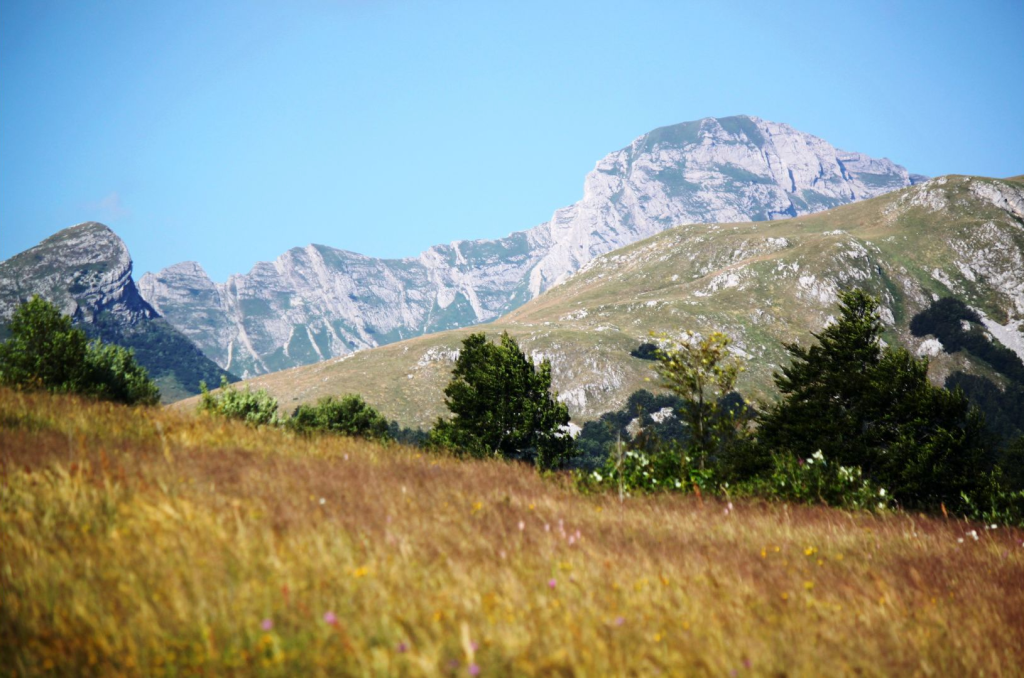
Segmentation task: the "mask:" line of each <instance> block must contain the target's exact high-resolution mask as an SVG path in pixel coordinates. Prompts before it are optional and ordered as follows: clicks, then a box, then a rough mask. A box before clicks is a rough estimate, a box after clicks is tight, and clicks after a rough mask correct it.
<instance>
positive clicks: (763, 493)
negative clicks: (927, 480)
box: [733, 450, 892, 511]
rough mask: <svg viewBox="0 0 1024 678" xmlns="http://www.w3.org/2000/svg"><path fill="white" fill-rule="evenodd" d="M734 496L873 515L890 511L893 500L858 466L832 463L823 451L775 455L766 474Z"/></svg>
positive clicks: (743, 485)
mask: <svg viewBox="0 0 1024 678" xmlns="http://www.w3.org/2000/svg"><path fill="white" fill-rule="evenodd" d="M733 492H735V493H737V494H740V495H756V496H760V497H765V498H767V499H784V500H787V501H796V502H800V503H806V504H813V503H817V502H820V503H823V504H827V505H829V506H836V507H840V508H847V509H867V510H872V511H874V510H882V509H885V508H888V507H889V506H890V502H891V499H892V495H891V493H890V492H889V491H888V490H886V489H885V488H882V487H879V488H876V487H875V486H873V485H872V484H871V482H870V481H869V480H867V479H866V478H865V477H864V474H863V472H862V471H861V469H860V467H859V466H843V465H841V464H839V463H835V462H830V461H829V460H828V459H826V458H825V454H824V453H823V452H822V451H821V450H818V451H816V452H814V453H813V454H812V455H811V456H809V457H807V459H800V458H798V457H796V456H795V455H793V454H790V453H787V452H781V453H778V454H773V455H772V467H771V469H770V470H769V471H768V472H767V473H765V474H764V475H760V476H758V477H756V478H753V479H748V480H746V481H744V482H741V483H739V484H738V485H736V486H735V487H734V488H733Z"/></svg>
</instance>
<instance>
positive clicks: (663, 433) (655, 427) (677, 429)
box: [572, 389, 689, 471]
mask: <svg viewBox="0 0 1024 678" xmlns="http://www.w3.org/2000/svg"><path fill="white" fill-rule="evenodd" d="M683 406H684V403H683V401H682V400H681V399H680V398H679V397H678V396H676V395H674V394H672V393H659V394H657V395H655V394H654V393H651V392H650V391H647V390H644V389H641V390H639V391H636V392H634V393H633V394H632V395H630V396H629V399H628V400H627V401H626V405H625V406H624V407H623V408H622V409H619V410H615V411H613V412H605V413H604V414H602V415H601V416H600V417H599V418H598V419H596V420H594V421H588V422H586V423H584V424H583V429H582V430H581V431H580V434H579V435H578V436H577V437H576V449H577V451H578V452H579V454H578V455H577V456H576V457H575V458H574V459H573V460H572V466H573V468H577V469H581V470H585V471H594V470H597V469H599V468H601V467H602V466H604V463H605V460H607V459H608V457H609V456H611V455H612V454H613V453H614V452H615V450H616V446H617V445H618V444H619V443H620V442H623V441H630V440H631V439H632V437H633V436H632V433H631V432H630V428H631V425H633V422H634V421H635V422H636V424H637V425H639V426H640V428H641V429H642V430H643V431H644V432H650V433H652V434H653V435H656V436H657V438H658V440H660V441H663V442H664V443H668V444H672V443H679V444H683V443H685V442H686V441H687V440H688V439H689V433H688V432H687V430H686V426H685V425H684V424H683V422H682V420H680V419H679V417H677V416H675V413H677V412H678V411H679V410H681V409H682V407H683ZM666 409H667V410H670V411H671V412H672V414H671V416H661V413H662V411H663V410H666ZM652 415H653V416H652Z"/></svg>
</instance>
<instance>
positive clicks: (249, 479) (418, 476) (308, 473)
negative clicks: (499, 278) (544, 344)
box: [0, 391, 1024, 676]
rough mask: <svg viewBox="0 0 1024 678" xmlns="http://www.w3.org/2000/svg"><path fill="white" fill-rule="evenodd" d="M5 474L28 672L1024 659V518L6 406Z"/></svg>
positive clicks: (494, 670)
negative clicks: (703, 487)
mask: <svg viewBox="0 0 1024 678" xmlns="http://www.w3.org/2000/svg"><path fill="white" fill-rule="evenodd" d="M0 460H2V484H0V544H2V546H0V595H2V598H0V638H2V641H0V666H2V667H3V670H4V671H9V672H11V673H13V674H15V675H38V674H45V673H51V672H52V673H53V674H55V675H80V674H83V673H86V674H87V673H99V674H115V673H124V674H129V675H131V674H156V675H165V674H166V675H190V674H197V673H204V674H224V673H238V674H251V673H258V674H268V675H319V674H355V675H471V674H472V673H475V672H477V671H479V673H480V675H484V676H486V675H523V674H542V675H548V674H566V675H568V674H578V675H653V674H656V673H659V672H660V673H661V674H662V675H716V676H722V675H730V674H731V673H732V672H736V675H767V674H772V675H776V674H778V675H781V674H787V675H822V674H831V675H835V674H852V673H863V674H869V675H897V674H900V675H906V674H910V675H915V674H922V675H929V674H931V675H977V674H983V673H984V674H987V675H1015V674H1019V672H1020V670H1021V669H1020V666H1021V665H1020V658H1021V657H1022V656H1024V544H1022V542H1021V540H1022V538H1024V533H1021V532H1020V531H1013V530H1007V529H1004V528H1000V529H996V530H985V529H983V528H982V527H981V526H978V525H966V524H964V523H961V522H957V521H956V520H953V519H952V518H951V519H950V520H948V521H945V520H934V519H927V518H922V517H918V516H908V515H887V516H872V515H866V514H865V515H861V514H849V513H845V512H840V511H835V510H830V509H826V508H806V507H793V506H789V507H787V506H784V505H766V504H760V503H741V502H734V503H735V506H734V508H733V510H732V511H728V510H727V506H726V505H724V504H720V503H717V502H709V501H707V500H705V501H704V502H703V503H701V502H700V501H698V500H697V499H696V498H693V497H679V496H663V497H652V498H634V499H627V500H626V502H625V503H623V504H621V505H620V503H619V501H618V499H617V498H616V497H612V496H599V497H586V496H580V495H579V494H576V493H575V492H574V491H572V490H571V489H570V488H569V487H568V484H566V483H561V482H559V481H558V480H557V479H553V480H544V479H542V478H540V477H538V476H537V475H536V473H535V472H534V471H533V470H532V469H531V468H527V467H523V466H518V465H509V464H505V463H501V462H461V461H456V460H451V459H444V458H437V457H431V456H425V455H422V454H420V453H418V452H417V451H415V450H407V449H403V448H399V447H390V448H382V447H379V446H377V445H373V444H368V443H362V442H357V441H351V440H346V439H341V438H322V439H314V440H305V439H302V438H297V437H294V436H292V435H290V434H287V433H285V432H281V431H274V430H254V429H251V428H247V427H245V426H243V425H236V424H233V423H228V422H220V421H214V420H211V419H206V418H199V417H194V416H190V415H187V414H181V413H177V412H168V411H161V410H129V409H125V408H122V407H117V406H112V405H105V404H91V403H86V402H84V401H81V400H77V399H74V398H52V397H49V396H45V395H25V394H18V393H12V392H9V391H0ZM970 530H976V531H977V532H976V534H977V536H978V539H977V540H975V539H974V538H973V537H971V536H970ZM958 539H963V542H962V543H961V542H959V541H958Z"/></svg>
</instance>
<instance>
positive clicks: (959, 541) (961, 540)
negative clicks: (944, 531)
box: [956, 537, 964, 544]
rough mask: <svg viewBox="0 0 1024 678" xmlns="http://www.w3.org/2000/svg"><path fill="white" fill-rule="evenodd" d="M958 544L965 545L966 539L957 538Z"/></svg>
mask: <svg viewBox="0 0 1024 678" xmlns="http://www.w3.org/2000/svg"><path fill="white" fill-rule="evenodd" d="M956 543H957V544H963V543H964V538H963V537H957V538H956Z"/></svg>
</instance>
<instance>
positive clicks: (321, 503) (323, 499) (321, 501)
mask: <svg viewBox="0 0 1024 678" xmlns="http://www.w3.org/2000/svg"><path fill="white" fill-rule="evenodd" d="M326 503H327V500H326V499H325V498H323V497H320V505H321V506H323V505H324V504H326Z"/></svg>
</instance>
